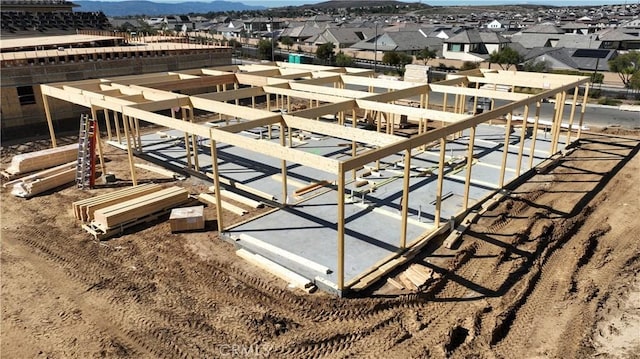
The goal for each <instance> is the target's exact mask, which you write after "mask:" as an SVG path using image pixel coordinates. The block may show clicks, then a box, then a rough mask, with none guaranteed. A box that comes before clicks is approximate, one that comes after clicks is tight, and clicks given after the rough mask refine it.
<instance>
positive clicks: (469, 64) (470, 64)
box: [460, 61, 480, 71]
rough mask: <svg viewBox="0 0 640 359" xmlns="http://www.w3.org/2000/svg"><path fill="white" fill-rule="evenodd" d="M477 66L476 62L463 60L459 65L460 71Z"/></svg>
mask: <svg viewBox="0 0 640 359" xmlns="http://www.w3.org/2000/svg"><path fill="white" fill-rule="evenodd" d="M479 66H480V65H479V64H478V63H477V62H473V61H465V62H463V63H462V66H461V67H460V71H467V70H473V69H477V68H478V67H479Z"/></svg>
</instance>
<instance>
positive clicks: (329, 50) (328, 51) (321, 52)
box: [316, 42, 335, 64]
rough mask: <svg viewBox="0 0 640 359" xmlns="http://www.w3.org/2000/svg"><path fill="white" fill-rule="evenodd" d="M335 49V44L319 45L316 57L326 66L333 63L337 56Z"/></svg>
mask: <svg viewBox="0 0 640 359" xmlns="http://www.w3.org/2000/svg"><path fill="white" fill-rule="evenodd" d="M333 48H334V46H333V42H327V43H326V44H322V45H319V46H318V48H317V49H316V57H317V58H319V59H320V60H322V61H323V62H324V63H325V64H326V63H327V62H329V63H331V62H332V61H333V57H334V56H335V55H334V53H333Z"/></svg>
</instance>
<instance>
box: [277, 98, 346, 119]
mask: <svg viewBox="0 0 640 359" xmlns="http://www.w3.org/2000/svg"><path fill="white" fill-rule="evenodd" d="M355 105H356V103H355V101H354V100H344V99H342V100H341V102H336V103H327V104H324V105H321V106H318V107H313V108H307V109H304V110H298V111H295V112H293V113H289V114H290V115H294V116H296V117H305V118H309V119H315V118H316V117H319V116H323V115H329V114H330V115H333V114H336V113H338V112H341V111H345V110H351V109H353V108H354V107H355Z"/></svg>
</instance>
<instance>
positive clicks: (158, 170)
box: [134, 163, 187, 181]
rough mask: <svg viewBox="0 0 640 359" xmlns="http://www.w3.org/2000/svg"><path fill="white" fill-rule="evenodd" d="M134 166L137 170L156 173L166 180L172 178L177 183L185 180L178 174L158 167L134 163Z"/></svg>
mask: <svg viewBox="0 0 640 359" xmlns="http://www.w3.org/2000/svg"><path fill="white" fill-rule="evenodd" d="M134 166H136V167H138V168H142V169H143V170H146V171H149V172H153V173H157V174H159V175H161V176H164V177H167V178H173V179H177V180H179V181H184V180H186V179H187V178H186V177H185V176H183V175H181V174H179V173H176V172H173V171H170V170H168V169H166V168H162V167H158V166H151V165H147V164H144V163H135V164H134Z"/></svg>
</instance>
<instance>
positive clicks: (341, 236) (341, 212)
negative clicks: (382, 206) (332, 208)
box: [336, 164, 345, 290]
mask: <svg viewBox="0 0 640 359" xmlns="http://www.w3.org/2000/svg"><path fill="white" fill-rule="evenodd" d="M337 172H338V192H337V196H338V218H337V224H338V272H337V273H336V275H337V277H338V283H337V284H338V290H343V289H344V229H345V222H344V213H345V212H344V195H345V185H344V169H343V168H342V164H340V166H339V167H338V171H337Z"/></svg>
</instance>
